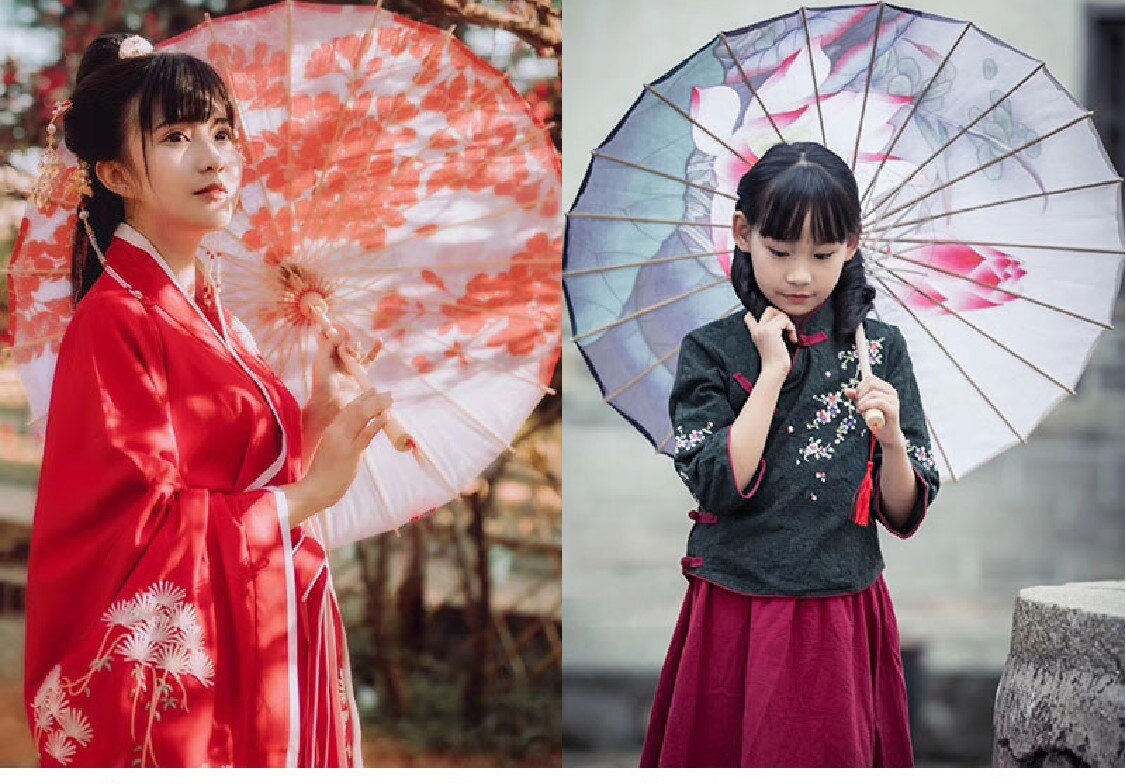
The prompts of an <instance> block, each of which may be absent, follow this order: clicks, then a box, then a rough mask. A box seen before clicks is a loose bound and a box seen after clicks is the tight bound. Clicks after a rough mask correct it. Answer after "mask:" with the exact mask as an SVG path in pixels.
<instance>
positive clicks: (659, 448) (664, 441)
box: [657, 430, 676, 454]
mask: <svg viewBox="0 0 1126 784" xmlns="http://www.w3.org/2000/svg"><path fill="white" fill-rule="evenodd" d="M674 435H676V430H670V431H669V432H668V435H666V436H665V437H664V438H662V439H661V443H659V444H657V453H658V454H663V453H664V451H665V447H666V446H668V444H669V441H672V437H673V436H674Z"/></svg>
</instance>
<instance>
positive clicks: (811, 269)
mask: <svg viewBox="0 0 1126 784" xmlns="http://www.w3.org/2000/svg"><path fill="white" fill-rule="evenodd" d="M809 223H810V219H809V215H806V216H805V223H804V224H803V227H802V236H801V239H800V240H799V241H797V242H782V241H781V240H775V239H771V238H770V237H764V236H762V234H760V233H759V232H758V230H757V229H752V228H751V227H750V226H748V225H747V220H746V218H745V217H744V216H743V214H742V213H740V212H737V213H735V219H734V223H733V229H734V232H735V242H736V244H738V246H739V248H740V250H742V251H743V252H744V253H749V254H750V256H751V265H752V267H753V268H754V272H755V279H756V280H757V281H758V285H759V288H760V289H762V292H763V294H765V295H766V298H767V299H768V300H770V302H771V304H773V305H774V307H776V308H778V309H779V310H782V311H784V312H785V313H786V315H788V316H790V317H791V318H800V317H802V316H804V315H807V314H808V313H810V312H812V311H813V310H816V309H817V307H818V306H819V305H820V304H821V303H822V302H824V301H825V299H826V298H827V297H828V296H829V295H830V294H832V293H833V289H834V288H836V286H837V281H838V280H840V277H841V269H842V268H843V267H844V265H845V262H847V261H848V260H849V259H850V258H852V257H853V255H854V254H855V253H856V249H857V247H858V244H859V239H858V238H857V237H852V238H850V239H849V240H848V241H847V242H837V243H827V244H817V243H815V242H814V241H813V237H812V234H811V232H810V228H809ZM791 295H803V296H800V297H792V296H791Z"/></svg>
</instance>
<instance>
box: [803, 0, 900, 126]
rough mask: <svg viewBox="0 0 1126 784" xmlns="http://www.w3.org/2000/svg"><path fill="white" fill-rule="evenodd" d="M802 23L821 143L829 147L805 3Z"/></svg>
mask: <svg viewBox="0 0 1126 784" xmlns="http://www.w3.org/2000/svg"><path fill="white" fill-rule="evenodd" d="M881 5H882V4H881ZM801 24H802V27H803V28H805V51H806V54H808V55H809V80H810V81H811V82H813V102H814V103H815V104H816V105H817V122H818V123H820V124H821V143H822V144H823V145H825V146H826V147H828V146H829V139H828V137H827V136H826V135H825V117H824V115H823V114H822V113H821V94H820V93H819V92H818V90H817V70H816V68H815V67H814V65H813V41H812V40H811V39H810V35H809V17H808V16H807V15H806V11H805V6H804V5H803V6H802V7H801Z"/></svg>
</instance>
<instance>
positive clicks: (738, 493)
mask: <svg viewBox="0 0 1126 784" xmlns="http://www.w3.org/2000/svg"><path fill="white" fill-rule="evenodd" d="M738 197H739V198H738V202H737V204H736V208H735V209H736V211H735V215H734V218H733V229H734V233H735V242H736V246H737V250H736V252H735V260H734V263H733V266H732V272H731V281H732V285H733V286H734V288H735V291H736V293H737V294H738V296H739V298H740V300H741V301H742V302H743V304H744V305H745V307H746V311H744V312H741V313H736V314H734V315H732V316H729V317H726V318H722V319H719V320H717V321H715V322H712V323H710V324H707V325H705V326H703V327H701V328H699V329H697V330H695V331H693V332H691V333H689V334H688V335H687V336H686V337H685V338H684V341H683V344H682V346H681V350H680V356H679V360H678V367H677V373H676V380H675V381H674V384H673V390H672V394H671V396H670V400H669V411H670V414H671V416H672V420H673V424H674V426H675V427H676V455H675V458H674V461H675V464H676V468H677V471H678V472H679V474H680V476H681V477H682V478H683V480H684V482H685V483H686V484H687V486H688V488H689V490H691V492H692V494H693V496H694V497H695V499H696V500H697V501H698V502H699V508H698V509H696V510H695V511H693V512H691V513H690V517H691V518H692V519H693V520H695V525H694V526H693V528H692V532H691V534H690V535H689V539H688V553H687V556H686V557H685V558H684V559H683V561H682V567H683V570H684V573H685V575H686V576H687V578H688V582H689V587H688V593H687V596H686V597H685V600H684V604H683V607H682V609H681V613H680V618H679V620H678V622H677V626H676V630H675V632H674V634H673V640H672V644H671V646H670V648H669V653H668V657H667V659H666V661H665V666H664V669H663V670H662V673H661V677H660V681H659V684H658V687H657V695H656V699H655V702H654V705H653V710H652V714H651V717H650V723H649V730H648V734H647V737H646V742H645V748H644V752H643V755H642V760H641V764H642V765H645V766H654V765H662V766H695V765H706V766H739V765H742V766H757V767H763V766H788V767H811V766H836V767H842V766H910V765H912V764H913V756H912V751H911V738H910V729H909V726H908V716H907V701H906V689H905V685H904V680H903V666H902V662H901V659H900V652H899V636H898V630H897V627H896V620H895V612H894V610H893V609H892V604H891V597H890V596H889V594H888V589H887V586H886V585H885V583H884V579H883V576H882V572H883V567H884V562H883V558H882V556H881V554H880V547H879V542H878V539H877V534H876V526H874V525H871V524H870V518H871V517H875V519H877V520H879V521H880V522H881V523H882V524H883V525H884V526H885V527H886V528H887V529H888V530H889V531H891V532H892V533H893V534H895V535H896V536H899V537H901V538H906V537H909V536H911V535H912V534H913V533H914V532H915V531H916V530H917V529H918V527H919V525H920V524H921V523H922V521H923V517H924V516H925V514H926V510H927V507H928V506H929V505H930V503H931V502H932V501H933V500H934V497H935V495H936V494H937V492H938V489H939V479H938V473H937V471H936V470H935V466H934V462H933V460H932V459H931V458H930V456H929V452H930V443H929V439H928V435H927V427H926V422H925V417H924V414H923V409H922V405H921V404H920V400H919V391H918V387H917V385H916V382H915V377H914V373H913V371H912V367H911V358H910V355H909V354H908V353H907V347H906V345H905V343H904V339H903V336H902V334H901V333H900V331H899V330H898V329H897V328H896V327H895V326H893V325H890V324H886V323H884V322H881V321H878V320H875V319H870V318H865V314H866V313H867V312H868V310H869V309H870V307H871V303H872V300H873V299H874V297H875V290H874V289H873V288H872V287H871V286H869V285H867V283H866V280H865V276H864V270H863V266H862V265H863V260H862V258H861V255H860V253H859V252H858V250H857V248H858V244H859V233H860V204H859V199H858V194H857V186H856V181H855V179H854V178H853V176H852V173H851V171H850V170H849V168H848V166H847V165H846V164H845V163H844V161H842V160H841V159H840V158H839V157H838V156H837V155H835V154H834V153H832V152H831V151H830V150H828V149H826V148H825V147H823V146H821V145H819V144H815V143H810V142H797V143H792V144H779V145H776V146H775V147H773V148H771V149H770V150H769V151H768V152H767V153H766V154H765V155H764V156H763V157H762V159H761V160H759V161H758V163H757V164H755V166H754V167H753V168H751V169H750V171H748V172H747V173H746V174H745V175H744V176H743V178H742V180H741V181H740V183H739V189H738ZM861 320H863V323H864V327H865V332H866V334H867V338H868V342H869V358H870V360H871V366H872V372H873V376H872V377H870V378H868V379H865V380H863V381H861V380H860V378H859V375H860V374H859V370H858V362H857V357H856V349H855V347H854V340H853V335H854V333H855V330H856V326H857V325H858V324H859V323H860V322H861ZM786 338H788V341H787V340H786ZM870 409H879V410H880V411H881V412H883V415H884V420H885V422H884V424H883V425H882V426H880V427H878V428H877V429H876V430H874V431H869V430H868V428H867V427H866V426H865V422H864V419H863V414H864V413H865V412H867V411H868V410H870ZM868 482H871V484H870V487H871V488H872V490H871V493H870V494H869V493H868V492H867V491H866V487H868V486H869V485H868Z"/></svg>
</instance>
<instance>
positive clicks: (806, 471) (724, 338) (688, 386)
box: [669, 299, 939, 596]
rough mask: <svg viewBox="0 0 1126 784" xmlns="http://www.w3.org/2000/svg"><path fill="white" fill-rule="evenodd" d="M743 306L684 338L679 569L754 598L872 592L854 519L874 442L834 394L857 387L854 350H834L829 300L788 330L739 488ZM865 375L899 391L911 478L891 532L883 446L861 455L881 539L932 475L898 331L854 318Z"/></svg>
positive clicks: (878, 568)
mask: <svg viewBox="0 0 1126 784" xmlns="http://www.w3.org/2000/svg"><path fill="white" fill-rule="evenodd" d="M745 314H746V311H745V310H740V311H739V312H738V313H735V314H732V315H730V316H727V317H725V318H721V319H719V320H717V321H713V322H712V323H710V324H706V325H704V326H703V327H700V328H699V329H696V330H693V331H692V332H690V333H689V334H688V335H686V336H685V338H684V341H683V343H682V344H681V348H680V357H679V360H678V364H677V371H676V380H675V381H674V382H673V389H672V393H671V395H670V397H669V413H670V415H671V416H672V423H673V426H674V428H675V431H674V437H675V439H676V454H675V456H674V458H673V460H674V463H675V465H676V469H677V472H678V473H679V474H680V476H681V478H682V479H683V480H684V482H685V484H686V485H687V486H688V489H689V490H690V491H691V492H692V495H693V496H694V497H695V499H696V500H697V502H698V503H699V509H698V510H696V511H695V512H692V513H691V515H690V516H691V517H692V518H693V519H694V520H696V524H695V525H694V526H693V527H692V532H691V534H690V535H689V537H688V553H687V556H686V557H685V558H684V560H683V562H682V566H683V568H684V571H685V573H686V574H691V575H695V576H698V577H701V578H704V579H706V580H710V581H712V582H715V583H717V584H719V585H721V586H724V587H726V588H730V589H732V590H735V591H738V592H741V593H746V594H756V595H785V596H831V595H836V594H845V593H854V592H856V591H859V590H862V589H864V588H866V587H868V586H869V585H871V584H872V583H873V582H875V580H876V579H877V578H878V577H879V575H880V573H881V572H882V571H883V568H884V560H883V556H882V554H881V553H880V545H879V541H878V537H877V533H876V529H877V526H876V525H874V524H872V523H870V524H869V525H867V526H861V525H858V524H856V523H854V522H853V521H852V509H853V504H854V501H855V498H856V495H857V492H858V490H859V489H860V485H861V482H862V480H863V478H864V473H865V469H866V466H867V462H868V455H869V449H870V443H871V441H870V439H874V438H875V437H874V436H872V435H871V434H870V432H869V430H868V427H867V426H866V425H865V423H864V418H863V417H861V416H860V415H859V412H857V411H856V409H855V407H854V406H853V404H852V402H851V401H850V400H849V399H848V398H847V397H845V395H844V390H845V389H846V388H848V387H855V386H856V385H858V384H859V383H860V369H859V364H858V362H857V359H856V350H855V346H854V345H853V343H852V341H849V345H844V346H842V345H837V344H835V341H834V337H833V319H834V310H833V303H832V300H831V299H827V300H826V301H825V302H824V303H823V304H822V305H821V306H820V307H819V308H818V309H817V310H815V311H813V312H812V313H810V314H808V315H807V316H806V317H805V318H804V319H803V320H802V321H801V322H800V323H798V324H796V326H797V327H798V332H799V341H798V345H797V346H796V348H794V349H793V354H794V356H793V364H792V366H791V368H790V373H789V375H788V376H787V378H786V380H785V382H784V383H783V385H782V388H781V391H780V392H779V395H778V403H777V408H776V409H775V413H774V418H773V420H772V422H771V424H770V430H769V431H768V434H767V438H766V446H765V447H764V449H763V459H762V461H761V462H760V463H759V467H758V469H757V470H756V471H755V474H754V476H752V477H751V480H750V482H749V483H748V484H747V486H745V487H742V488H740V487H737V486H736V484H735V474H734V472H733V470H732V467H731V458H730V452H729V444H728V438H729V435H730V431H731V424H732V423H733V422H734V421H735V416H736V414H738V412H739V411H740V410H742V408H743V404H744V403H746V402H747V398H748V397H749V396H750V390H751V389H752V388H753V386H754V383H755V381H756V380H757V379H758V374H759V368H760V362H759V356H758V350H757V349H756V347H755V345H754V341H753V340H752V339H751V336H750V333H748V331H747V328H746V326H745V325H744V323H743V317H744V315H745ZM864 331H865V333H866V336H867V338H868V343H869V347H870V351H869V357H870V360H871V365H872V372H873V373H874V374H875V375H877V376H879V377H880V378H882V379H884V380H886V381H888V382H889V383H890V384H891V385H892V386H893V387H895V389H896V391H897V392H898V394H899V407H900V420H901V421H900V426H901V428H902V430H903V434H904V435H905V436H906V438H907V441H908V454H909V456H910V460H911V466H912V468H914V471H915V485H916V500H915V506H914V508H913V509H912V510H911V515H910V518H909V520H908V522H907V526H906V528H904V529H902V530H899V531H896V530H894V529H892V528H891V527H890V524H889V523H888V520H887V518H886V517H885V514H884V510H883V508H882V506H881V504H880V492H879V480H880V468H881V463H882V457H883V455H882V447H881V446H880V444H879V442H878V441H877V442H876V444H875V455H874V457H873V464H874V465H873V473H872V480H873V487H872V497H871V505H870V518H871V519H872V520H879V521H880V522H881V523H883V525H884V526H885V527H886V528H887V529H888V530H889V531H891V532H892V533H893V534H895V535H896V536H898V537H900V538H904V539H905V538H907V537H909V536H911V535H912V534H914V533H915V531H916V530H917V529H918V527H919V525H920V524H921V523H922V521H923V517H924V516H925V515H926V511H927V507H928V506H929V505H930V504H931V502H932V501H934V498H935V496H936V495H937V494H938V489H939V478H938V471H937V469H936V467H935V464H934V460H933V458H932V457H931V444H930V438H929V435H928V433H927V427H926V420H925V417H924V414H923V407H922V403H921V401H920V398H919V389H918V386H917V384H916V381H915V374H914V371H913V369H912V365H911V357H910V355H909V354H908V352H907V346H906V343H905V342H904V340H903V335H902V333H901V332H900V331H899V328H898V327H896V326H894V325H892V324H887V323H885V322H882V321H877V320H875V319H870V318H868V319H865V320H864Z"/></svg>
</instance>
